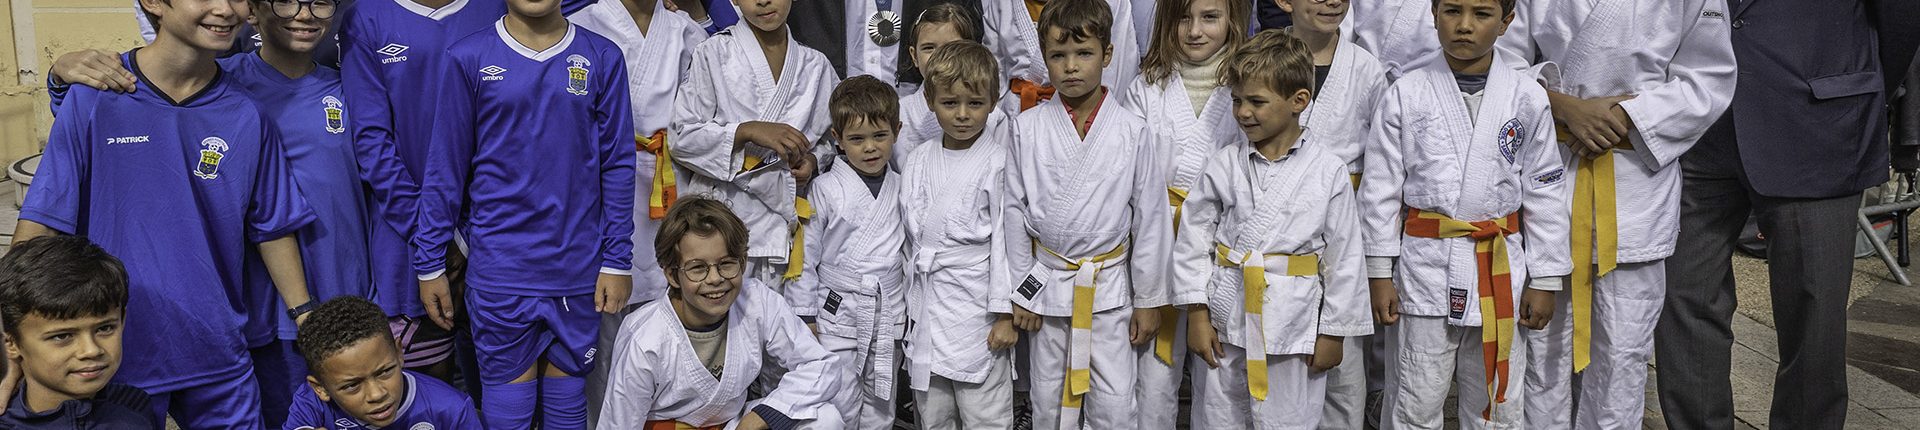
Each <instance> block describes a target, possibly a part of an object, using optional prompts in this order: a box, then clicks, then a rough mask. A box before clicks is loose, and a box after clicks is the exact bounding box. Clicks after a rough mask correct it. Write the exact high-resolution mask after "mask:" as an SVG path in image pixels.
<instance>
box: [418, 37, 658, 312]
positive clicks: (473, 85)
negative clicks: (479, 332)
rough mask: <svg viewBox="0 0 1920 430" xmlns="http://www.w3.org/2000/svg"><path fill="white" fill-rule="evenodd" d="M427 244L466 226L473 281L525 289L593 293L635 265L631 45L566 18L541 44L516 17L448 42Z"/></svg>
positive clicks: (525, 292)
mask: <svg viewBox="0 0 1920 430" xmlns="http://www.w3.org/2000/svg"><path fill="white" fill-rule="evenodd" d="M447 54H448V58H447V61H446V62H445V65H446V70H445V71H444V72H443V74H442V75H441V76H444V81H445V89H444V90H443V91H442V92H441V94H440V97H439V99H438V100H439V103H438V104H437V109H439V110H440V115H441V116H440V119H439V121H438V122H436V123H435V125H436V130H435V132H434V139H435V141H434V144H435V148H434V150H433V153H432V156H433V157H434V158H433V161H432V162H431V163H429V167H428V168H429V171H428V173H427V184H428V185H427V187H426V188H427V193H428V194H429V195H430V196H431V197H429V199H430V201H429V202H428V203H425V204H423V205H424V206H426V207H425V208H424V209H425V210H424V211H423V212H422V213H421V220H422V224H423V226H422V228H423V229H425V234H424V235H423V238H422V239H423V241H422V243H421V246H420V247H419V248H420V249H423V250H442V249H444V247H445V246H447V243H448V242H449V240H450V239H451V233H452V229H453V228H455V227H456V226H458V227H460V228H461V229H462V231H463V232H464V236H465V238H466V241H467V242H466V243H467V246H468V247H469V248H470V249H471V255H470V256H469V257H468V264H467V267H468V269H467V285H469V286H471V287H473V288H474V289H475V290H479V291H487V292H493V293H505V294H515V295H522V296H542V297H557V296H572V295H579V294H588V293H592V292H593V291H594V280H595V279H596V277H597V276H598V273H599V272H602V271H605V272H608V273H619V274H625V273H628V271H629V270H631V269H632V266H633V240H632V236H631V235H632V233H633V187H634V176H633V175H634V170H633V169H634V151H633V143H632V141H633V137H632V136H633V120H632V118H633V117H632V115H631V114H630V112H629V111H628V109H629V107H628V100H627V99H628V95H627V75H626V66H625V63H624V62H623V61H622V58H621V54H620V48H619V47H618V46H616V45H614V44H613V42H611V41H608V40H607V39H606V38H604V37H601V36H600V35H597V34H593V32H590V31H585V30H582V29H580V28H579V27H577V26H573V25H572V24H568V26H567V34H566V36H564V37H563V38H562V39H561V40H560V42H559V43H557V44H555V45H553V46H552V47H549V48H547V49H546V50H543V51H534V50H533V49H530V48H527V47H525V46H522V45H520V43H519V42H516V41H514V39H513V37H511V36H508V35H507V30H506V26H505V24H504V21H496V22H495V23H494V28H493V30H490V31H482V32H478V33H474V34H473V35H470V36H468V37H466V38H464V39H461V40H460V41H458V42H455V43H454V44H453V46H452V47H450V48H448V49H447Z"/></svg>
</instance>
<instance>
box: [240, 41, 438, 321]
mask: <svg viewBox="0 0 1920 430" xmlns="http://www.w3.org/2000/svg"><path fill="white" fill-rule="evenodd" d="M220 70H221V71H223V72H225V73H226V77H227V79H229V82H232V83H233V85H235V86H238V87H240V88H241V89H244V90H246V92H247V94H248V95H249V96H250V97H252V98H253V101H254V103H256V104H259V105H260V108H261V110H263V111H265V113H266V114H267V116H268V117H269V118H271V119H272V120H273V123H274V126H275V128H277V129H279V130H280V137H281V139H280V141H281V142H282V146H284V147H285V148H286V151H287V163H288V165H289V166H290V167H291V168H292V171H293V179H294V182H295V183H296V184H298V185H299V186H300V194H301V195H303V196H305V197H306V199H307V203H308V204H309V205H310V206H312V207H313V211H314V215H316V216H317V218H316V219H315V220H314V222H313V224H312V225H309V226H307V228H303V229H300V232H299V233H297V234H298V237H299V238H300V261H301V263H303V264H304V265H305V266H306V274H307V288H308V293H309V294H311V295H312V296H313V300H314V301H318V302H324V301H327V300H331V299H333V298H335V297H342V296H353V297H360V298H366V299H370V300H371V299H373V298H374V294H373V292H374V291H381V292H387V290H393V289H407V290H415V289H417V288H418V287H417V285H418V284H417V283H416V282H413V277H412V276H407V275H409V274H411V273H412V272H411V269H410V268H409V266H408V265H407V258H408V257H407V255H408V254H409V252H410V251H408V248H407V247H406V243H405V242H401V241H398V240H397V239H398V237H397V235H395V239H396V241H395V242H394V243H392V244H389V245H397V247H394V246H389V247H388V248H389V249H385V250H384V251H387V252H386V254H387V255H386V257H387V258H376V257H377V256H379V255H380V253H372V252H370V251H369V250H368V239H369V234H368V228H367V227H368V220H369V219H373V218H372V217H376V216H378V214H377V213H372V212H370V211H369V207H370V206H371V205H369V204H367V200H366V193H365V191H364V190H363V188H364V187H362V185H361V182H360V178H359V176H358V172H359V171H360V169H359V167H358V166H357V165H356V164H355V163H354V157H353V138H352V135H350V134H347V118H346V115H347V112H348V109H347V105H346V103H345V98H344V97H345V95H344V94H343V93H342V92H341V90H340V72H339V71H337V70H333V69H329V68H326V67H322V66H316V67H314V69H313V71H312V72H309V73H307V74H306V75H305V76H301V77H300V78H299V79H290V78H287V75H285V74H282V73H280V71H279V70H278V69H274V68H273V66H272V65H270V64H267V61H266V60H264V59H261V58H260V56H259V55H258V54H254V53H248V54H241V55H235V56H232V57H227V58H223V59H220ZM379 227H381V228H382V229H385V230H390V229H388V228H387V227H386V226H384V225H381V226H379ZM370 269H372V270H380V271H384V272H388V273H397V274H399V275H401V276H402V278H401V279H398V280H391V279H389V280H385V281H387V282H383V283H378V284H375V283H372V278H371V277H370V276H371V275H369V273H371V272H370ZM261 275H263V276H261V277H262V278H265V276H264V275H265V273H261ZM256 281H258V282H261V283H260V284H258V285H262V287H259V288H252V289H250V290H249V291H250V292H251V293H252V294H254V295H255V296H257V297H255V298H253V299H252V300H249V301H248V304H249V305H250V312H249V313H248V316H249V318H248V319H249V320H252V321H264V322H266V324H268V325H267V326H268V327H278V328H279V331H278V333H277V334H278V335H279V338H280V339H286V340H291V339H293V336H294V332H295V329H296V327H295V326H294V324H293V321H291V320H288V319H287V313H286V312H284V311H283V310H284V309H286V308H287V305H286V303H285V302H283V301H282V300H281V299H280V295H279V294H278V293H276V292H275V290H274V289H273V288H271V287H270V285H272V284H271V282H272V280H271V279H258V280H256ZM416 295H417V293H416Z"/></svg>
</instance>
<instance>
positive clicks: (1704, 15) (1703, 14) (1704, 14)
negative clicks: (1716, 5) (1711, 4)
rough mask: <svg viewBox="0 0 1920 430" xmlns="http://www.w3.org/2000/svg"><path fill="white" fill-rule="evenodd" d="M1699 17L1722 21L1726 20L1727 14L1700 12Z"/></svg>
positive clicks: (1712, 11) (1715, 11)
mask: <svg viewBox="0 0 1920 430" xmlns="http://www.w3.org/2000/svg"><path fill="white" fill-rule="evenodd" d="M1700 17H1701V18H1713V19H1719V20H1724V19H1727V14H1726V13H1723V12H1720V11H1717V10H1703V11H1700Z"/></svg>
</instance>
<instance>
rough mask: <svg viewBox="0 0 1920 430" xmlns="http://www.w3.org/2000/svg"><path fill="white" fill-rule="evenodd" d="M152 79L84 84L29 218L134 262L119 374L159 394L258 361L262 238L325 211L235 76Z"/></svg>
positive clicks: (29, 202) (64, 115) (51, 150)
mask: <svg viewBox="0 0 1920 430" xmlns="http://www.w3.org/2000/svg"><path fill="white" fill-rule="evenodd" d="M137 52H139V51H137V50H136V51H134V52H130V53H128V54H124V55H122V56H121V60H122V62H123V63H124V64H125V65H126V66H127V68H128V69H129V70H132V71H133V72H134V75H135V76H136V77H138V78H139V79H138V83H137V84H136V88H137V89H136V90H135V91H134V92H133V93H130V94H119V93H112V92H101V91H98V90H94V89H92V88H86V87H74V88H73V89H71V90H70V91H69V93H68V94H67V96H66V100H65V102H64V103H62V104H61V105H60V107H59V108H58V109H56V110H55V120H54V124H53V130H52V132H51V134H50V136H48V138H47V149H46V153H45V155H43V156H42V157H41V160H40V170H39V172H38V174H37V175H36V176H35V178H34V182H33V186H32V187H31V188H30V189H29V191H28V193H27V199H26V204H25V205H24V206H23V207H21V209H20V219H23V220H28V221H33V222H36V223H40V224H43V225H46V226H47V227H49V228H52V229H54V230H58V231H61V232H66V233H72V234H77V235H85V236H87V237H88V238H89V239H92V240H93V241H94V242H95V243H98V244H99V245H100V246H101V247H102V248H104V249H106V250H107V251H108V252H110V253H112V254H113V255H114V256H116V257H119V258H120V260H121V261H122V262H123V263H125V265H126V269H127V276H128V278H129V281H130V282H129V288H128V290H129V301H128V305H127V324H126V332H125V336H124V337H123V339H125V340H124V348H125V355H126V356H127V357H130V359H128V360H126V361H125V362H124V363H123V365H122V368H121V369H120V372H119V374H118V375H117V377H116V379H117V380H119V381H121V382H124V383H128V384H131V385H134V386H136V387H139V388H140V389H143V390H146V391H147V392H169V391H173V390H175V389H179V388H183V387H187V386H191V385H196V384H202V383H208V382H214V381H219V380H224V379H226V378H230V377H235V376H237V375H240V374H242V372H244V371H245V364H246V361H245V360H244V357H246V342H245V339H244V338H243V337H242V335H241V328H242V325H243V321H244V320H243V316H242V310H243V309H244V308H245V307H247V304H246V303H245V302H244V301H243V299H244V297H243V296H241V295H240V294H239V293H240V292H242V291H244V290H246V289H247V288H248V284H247V283H246V280H247V279H248V278H249V277H250V276H252V275H251V274H250V273H249V272H250V271H251V270H253V269H252V268H250V267H248V265H247V264H245V263H244V261H245V259H246V256H247V255H248V254H249V253H250V252H252V251H253V250H254V244H256V243H259V242H265V241H268V240H273V239H278V238H280V237H283V236H286V235H289V234H293V233H294V232H295V231H298V230H299V229H300V228H302V227H305V226H306V225H307V224H309V223H311V222H312V221H313V220H314V214H313V210H312V209H310V208H309V207H308V205H307V203H306V201H305V200H304V199H303V198H302V197H301V195H300V192H299V190H298V188H297V187H296V185H295V184H294V179H293V175H292V172H291V171H290V169H289V168H288V167H287V161H286V155H285V153H284V151H283V150H282V148H281V143H280V134H279V131H278V130H276V129H275V128H274V127H273V125H272V124H271V123H270V122H269V120H268V119H267V118H266V117H265V116H264V115H263V114H262V113H261V110H260V108H259V106H258V105H256V104H255V103H254V102H253V100H251V99H249V98H248V97H247V95H246V94H245V93H244V92H243V91H241V90H240V89H239V88H237V87H235V86H234V85H233V84H232V83H231V80H230V79H229V78H228V77H227V76H226V75H225V74H224V73H222V74H220V75H217V76H216V77H215V78H214V79H213V81H211V82H210V83H208V84H207V86H206V87H205V88H204V89H202V90H201V91H200V92H199V93H197V94H193V95H191V96H187V97H185V98H182V99H180V100H173V99H171V98H169V97H168V96H167V95H165V94H162V93H161V92H160V91H159V90H157V89H155V88H154V86H153V85H152V84H150V83H148V82H147V80H146V77H145V75H143V74H141V73H140V69H139V67H138V65H137V64H136V63H135V62H134V61H133V58H134V55H135V53H137Z"/></svg>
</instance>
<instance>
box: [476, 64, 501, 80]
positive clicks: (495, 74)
mask: <svg viewBox="0 0 1920 430" xmlns="http://www.w3.org/2000/svg"><path fill="white" fill-rule="evenodd" d="M506 72H507V69H505V68H502V67H500V66H487V67H486V68H483V69H480V73H485V74H487V75H486V76H481V77H480V80H482V81H498V80H502V79H506V78H507V77H505V76H500V74H501V73H506Z"/></svg>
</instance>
